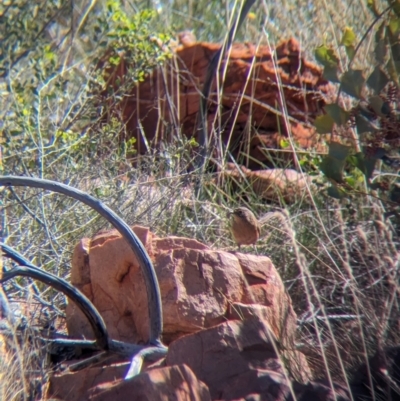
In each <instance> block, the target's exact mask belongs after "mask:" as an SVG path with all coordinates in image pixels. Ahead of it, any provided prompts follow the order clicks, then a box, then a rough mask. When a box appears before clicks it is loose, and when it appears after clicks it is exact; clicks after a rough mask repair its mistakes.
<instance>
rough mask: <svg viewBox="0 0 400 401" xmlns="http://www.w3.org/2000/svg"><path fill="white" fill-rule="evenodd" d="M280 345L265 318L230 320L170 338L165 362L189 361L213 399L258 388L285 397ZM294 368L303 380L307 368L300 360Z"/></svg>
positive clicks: (287, 389)
mask: <svg viewBox="0 0 400 401" xmlns="http://www.w3.org/2000/svg"><path fill="white" fill-rule="evenodd" d="M280 348H281V346H280V344H279V342H276V341H275V339H274V334H273V332H272V331H271V328H270V327H269V325H268V323H267V321H264V320H260V319H259V318H257V317H254V318H249V319H244V320H241V321H239V320H235V321H228V322H225V323H222V324H220V325H218V326H215V327H212V328H210V329H207V330H202V331H200V332H198V333H195V334H191V335H187V336H185V337H182V338H180V339H178V340H176V341H174V342H172V343H171V344H170V346H169V350H168V354H167V357H166V363H167V365H175V364H183V363H184V364H187V365H188V366H189V367H190V368H191V369H192V371H193V372H194V374H195V375H196V376H197V377H198V378H199V379H200V380H202V381H203V382H204V383H205V384H206V385H207V386H208V388H209V389H210V393H211V396H212V398H213V399H222V400H234V399H237V398H240V397H244V396H246V395H248V394H251V393H257V394H270V395H271V396H272V395H274V398H271V400H275V399H276V400H281V399H282V400H284V399H286V398H285V397H286V396H287V395H288V394H290V385H291V384H290V378H289V377H286V376H285V370H284V368H283V361H284V359H283V358H281V356H282V354H281V350H280ZM292 352H293V353H296V352H295V351H292ZM298 361H300V359H298ZM298 368H300V369H299V370H302V374H303V380H306V381H307V380H308V379H309V378H310V373H309V370H308V366H307V363H306V361H305V360H304V359H303V361H302V364H301V365H298ZM289 371H290V368H289ZM307 375H308V377H307ZM278 395H281V396H278Z"/></svg>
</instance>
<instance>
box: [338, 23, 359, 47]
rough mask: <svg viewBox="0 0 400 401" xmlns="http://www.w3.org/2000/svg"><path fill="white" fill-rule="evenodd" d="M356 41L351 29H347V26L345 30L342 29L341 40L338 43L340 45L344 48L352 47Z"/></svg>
mask: <svg viewBox="0 0 400 401" xmlns="http://www.w3.org/2000/svg"><path fill="white" fill-rule="evenodd" d="M356 40H357V36H356V34H355V33H354V31H353V29H351V28H349V27H348V26H347V27H346V28H344V30H343V35H342V40H341V41H340V44H341V45H343V46H345V47H350V46H353V47H354V45H355V43H356Z"/></svg>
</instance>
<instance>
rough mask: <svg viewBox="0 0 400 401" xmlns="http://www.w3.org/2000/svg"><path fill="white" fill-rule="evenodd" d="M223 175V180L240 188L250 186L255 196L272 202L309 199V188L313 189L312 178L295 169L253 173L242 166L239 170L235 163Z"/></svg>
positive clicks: (292, 201) (277, 169)
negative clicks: (229, 181)
mask: <svg viewBox="0 0 400 401" xmlns="http://www.w3.org/2000/svg"><path fill="white" fill-rule="evenodd" d="M221 174H222V177H223V179H227V180H231V181H232V183H233V185H234V186H236V187H238V188H240V186H242V187H245V188H247V185H246V184H250V186H251V189H252V190H253V192H254V193H255V194H257V195H258V196H259V197H260V198H262V199H265V200H268V201H272V202H279V201H280V200H283V201H284V202H285V203H294V202H296V201H298V200H299V199H304V198H305V197H307V194H308V189H307V188H311V189H312V188H313V187H312V177H310V176H309V175H307V174H305V173H299V172H297V171H296V170H293V169H281V168H272V169H267V170H259V171H251V170H250V169H248V168H245V167H243V166H241V167H240V170H239V169H238V167H237V166H235V165H234V164H233V163H227V166H226V169H225V170H224V171H223V172H222V173H221Z"/></svg>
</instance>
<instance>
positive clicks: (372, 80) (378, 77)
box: [367, 66, 389, 93]
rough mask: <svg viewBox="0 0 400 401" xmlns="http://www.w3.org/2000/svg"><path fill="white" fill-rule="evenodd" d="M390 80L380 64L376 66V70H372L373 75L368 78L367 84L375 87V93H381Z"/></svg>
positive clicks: (372, 87)
mask: <svg viewBox="0 0 400 401" xmlns="http://www.w3.org/2000/svg"><path fill="white" fill-rule="evenodd" d="M388 82H389V77H388V76H387V75H386V73H385V72H384V71H383V70H382V68H381V67H380V66H376V67H375V69H374V71H372V73H371V75H370V76H369V77H368V79H367V85H368V86H369V87H370V88H371V89H373V90H374V91H375V93H379V92H380V91H381V90H382V89H383V88H384V87H385V86H386V84H387V83H388Z"/></svg>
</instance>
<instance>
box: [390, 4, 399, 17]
mask: <svg viewBox="0 0 400 401" xmlns="http://www.w3.org/2000/svg"><path fill="white" fill-rule="evenodd" d="M391 4H392V7H393V8H392V9H393V11H394V12H395V13H396V15H397V16H398V17H400V1H399V0H395V1H392V2H391Z"/></svg>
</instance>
